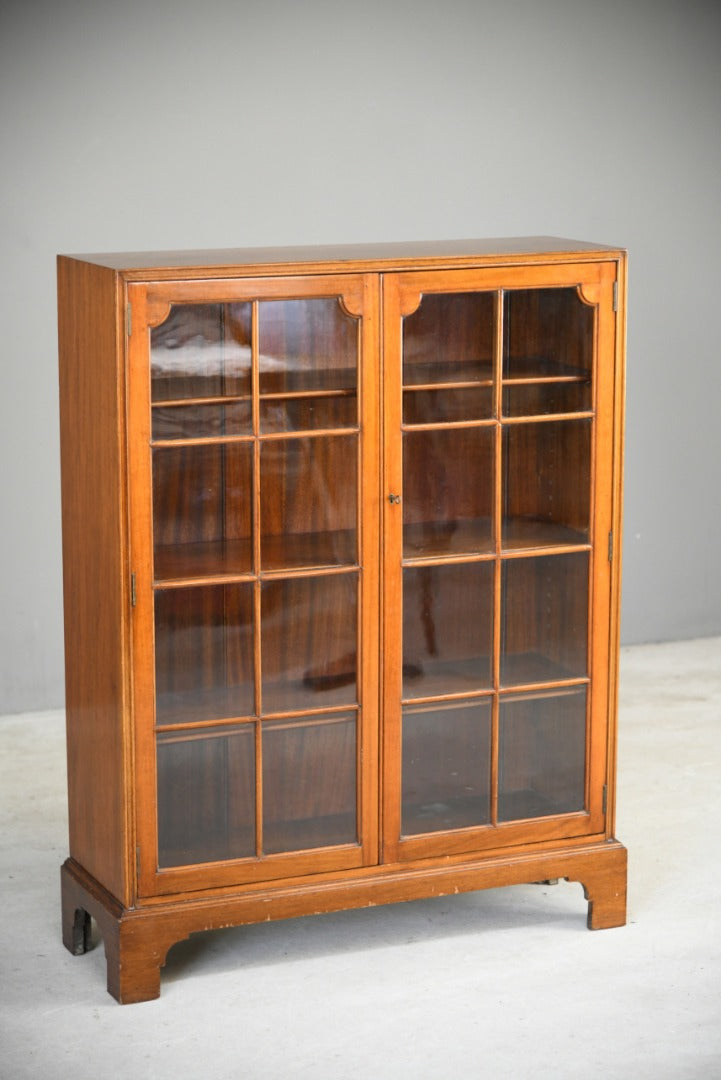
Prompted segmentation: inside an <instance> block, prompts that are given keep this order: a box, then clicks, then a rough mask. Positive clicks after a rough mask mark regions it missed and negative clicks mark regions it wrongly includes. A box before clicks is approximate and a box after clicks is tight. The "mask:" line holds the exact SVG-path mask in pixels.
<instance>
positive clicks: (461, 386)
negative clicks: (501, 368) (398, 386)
mask: <svg viewBox="0 0 721 1080" xmlns="http://www.w3.org/2000/svg"><path fill="white" fill-rule="evenodd" d="M486 386H493V379H469V380H468V381H460V380H459V381H458V382H434V383H410V384H408V383H404V384H403V392H404V393H411V392H414V391H416V390H475V389H477V388H478V387H481V388H483V387H486Z"/></svg>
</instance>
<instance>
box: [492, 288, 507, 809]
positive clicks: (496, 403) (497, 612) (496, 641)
mask: <svg viewBox="0 0 721 1080" xmlns="http://www.w3.org/2000/svg"><path fill="white" fill-rule="evenodd" d="M494 310H495V327H494V330H495V333H494V338H493V376H494V381H493V414H494V418H495V419H494V423H495V425H496V431H495V445H494V461H493V464H494V469H493V546H494V550H495V564H494V568H493V628H492V629H493V654H492V665H491V667H492V672H491V675H492V680H493V699H492V702H491V776H490V786H491V823H492V824H493V825H496V824H497V823H498V770H499V745H500V700H499V696H498V690H499V687H500V682H501V647H502V637H501V614H502V608H501V587H502V581H503V577H502V565H503V564H502V562H501V558H500V556H501V551H502V547H503V426H502V424H501V416H502V402H503V324H504V300H503V290H502V289H499V290H498V291H497V292H496V299H495V305H494Z"/></svg>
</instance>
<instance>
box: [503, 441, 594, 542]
mask: <svg viewBox="0 0 721 1080" xmlns="http://www.w3.org/2000/svg"><path fill="white" fill-rule="evenodd" d="M591 425H592V421H591V420H559V421H544V422H543V423H526V424H512V425H508V426H504V427H503V447H502V456H503V459H502V464H503V546H504V548H506V549H513V548H528V547H544V546H545V547H548V546H555V545H558V544H585V543H587V542H588V538H589V522H590V507H591V435H592V430H591Z"/></svg>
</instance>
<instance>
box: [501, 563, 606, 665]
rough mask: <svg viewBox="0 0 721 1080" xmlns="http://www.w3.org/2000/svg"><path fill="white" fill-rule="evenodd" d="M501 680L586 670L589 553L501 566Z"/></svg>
mask: <svg viewBox="0 0 721 1080" xmlns="http://www.w3.org/2000/svg"><path fill="white" fill-rule="evenodd" d="M501 597H502V603H501V610H502V643H501V685H502V686H520V685H523V684H524V683H546V682H553V681H557V680H559V679H574V678H575V679H578V678H585V677H586V675H587V674H588V656H587V654H588V647H587V642H588V553H587V552H585V551H581V552H577V553H575V554H571V555H549V556H547V557H545V558H526V559H507V560H505V561H504V563H503V567H502V584H501Z"/></svg>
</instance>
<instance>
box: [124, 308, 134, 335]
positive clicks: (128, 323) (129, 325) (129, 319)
mask: <svg viewBox="0 0 721 1080" xmlns="http://www.w3.org/2000/svg"><path fill="white" fill-rule="evenodd" d="M125 327H126V330H127V331H128V337H130V335H131V334H132V332H133V309H132V307H131V306H130V301H128V306H127V307H126V309H125Z"/></svg>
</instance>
